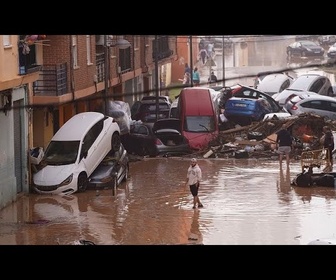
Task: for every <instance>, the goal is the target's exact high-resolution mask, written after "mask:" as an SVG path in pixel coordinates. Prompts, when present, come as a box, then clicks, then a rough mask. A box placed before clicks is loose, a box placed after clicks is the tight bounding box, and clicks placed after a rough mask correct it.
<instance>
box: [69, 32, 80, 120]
mask: <svg viewBox="0 0 336 280" xmlns="http://www.w3.org/2000/svg"><path fill="white" fill-rule="evenodd" d="M72 36H73V35H69V38H70V44H69V45H70V71H69V72H70V73H69V75H70V91H71V93H72V102H74V104H75V114H77V112H78V109H77V102H75V79H74V73H73V72H74V63H73V57H74V56H73V48H72Z"/></svg>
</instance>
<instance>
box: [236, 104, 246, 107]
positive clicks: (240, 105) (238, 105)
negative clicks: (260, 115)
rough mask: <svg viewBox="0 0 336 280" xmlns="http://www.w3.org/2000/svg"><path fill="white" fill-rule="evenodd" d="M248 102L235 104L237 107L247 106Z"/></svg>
mask: <svg viewBox="0 0 336 280" xmlns="http://www.w3.org/2000/svg"><path fill="white" fill-rule="evenodd" d="M246 106H247V105H246V104H235V107H246Z"/></svg>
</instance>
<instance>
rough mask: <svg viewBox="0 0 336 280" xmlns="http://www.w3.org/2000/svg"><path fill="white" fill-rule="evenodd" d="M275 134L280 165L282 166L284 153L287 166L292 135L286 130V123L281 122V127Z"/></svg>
mask: <svg viewBox="0 0 336 280" xmlns="http://www.w3.org/2000/svg"><path fill="white" fill-rule="evenodd" d="M276 134H277V138H276V143H277V146H278V150H277V152H278V154H279V163H280V166H282V158H283V156H284V155H285V156H286V163H287V167H289V156H290V152H291V150H292V136H291V134H290V132H289V131H288V130H287V127H286V124H283V125H282V127H281V129H280V130H279V131H278V132H277V133H276Z"/></svg>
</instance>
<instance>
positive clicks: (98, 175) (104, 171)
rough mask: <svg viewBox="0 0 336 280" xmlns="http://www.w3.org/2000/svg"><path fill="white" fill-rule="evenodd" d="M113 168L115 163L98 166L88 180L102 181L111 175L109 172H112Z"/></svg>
mask: <svg viewBox="0 0 336 280" xmlns="http://www.w3.org/2000/svg"><path fill="white" fill-rule="evenodd" d="M114 166H115V163H112V162H110V163H109V164H100V165H98V167H97V168H96V169H95V171H94V172H93V173H92V174H91V176H90V179H91V180H92V179H95V180H99V179H103V178H105V177H107V176H109V175H111V172H112V171H113V169H114Z"/></svg>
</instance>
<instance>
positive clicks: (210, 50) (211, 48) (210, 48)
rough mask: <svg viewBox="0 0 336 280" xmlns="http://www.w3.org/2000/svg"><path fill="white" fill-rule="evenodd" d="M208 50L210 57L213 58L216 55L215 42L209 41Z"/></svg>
mask: <svg viewBox="0 0 336 280" xmlns="http://www.w3.org/2000/svg"><path fill="white" fill-rule="evenodd" d="M207 52H208V58H211V59H213V57H214V55H215V50H214V44H213V43H209V44H208V45H207Z"/></svg>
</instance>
